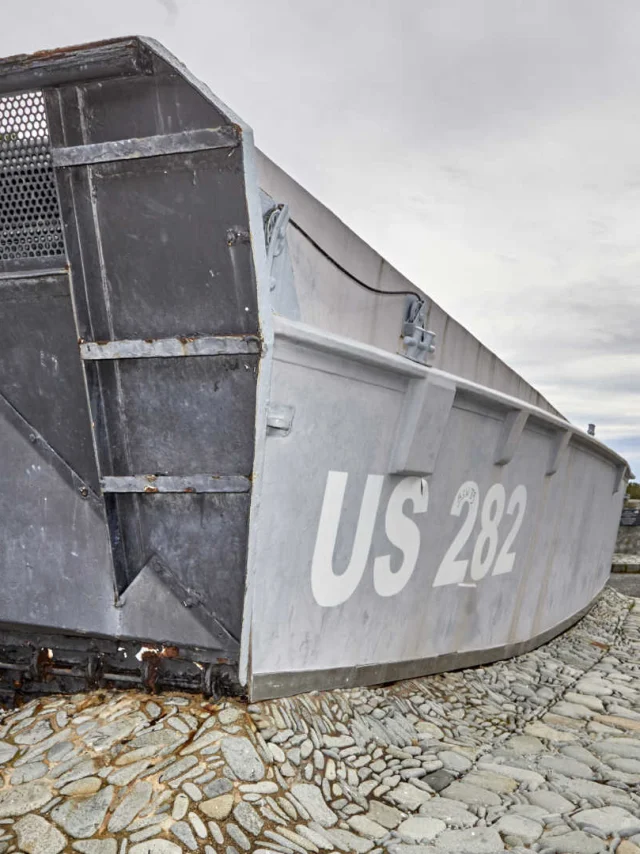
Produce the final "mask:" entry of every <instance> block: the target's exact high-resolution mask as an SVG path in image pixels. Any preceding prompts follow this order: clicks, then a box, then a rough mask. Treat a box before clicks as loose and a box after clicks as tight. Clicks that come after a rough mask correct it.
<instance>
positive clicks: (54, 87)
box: [0, 38, 629, 697]
mask: <svg viewBox="0 0 640 854" xmlns="http://www.w3.org/2000/svg"><path fill="white" fill-rule="evenodd" d="M0 306H1V308H0V332H1V334H0V470H1V472H2V479H1V482H0V532H1V534H2V536H1V537H0V543H1V545H0V577H1V579H2V583H3V590H4V595H3V597H2V599H1V600H0V690H2V691H4V693H5V694H6V695H9V696H12V695H13V693H14V691H15V690H20V691H22V692H25V693H28V692H39V691H53V690H60V689H66V690H77V689H78V688H79V687H81V686H83V685H86V684H89V685H100V684H109V685H122V686H124V685H128V684H132V683H136V682H142V683H144V684H146V685H147V686H148V687H153V686H156V687H163V686H167V687H168V686H173V687H180V688H184V689H188V690H203V691H205V692H206V693H209V694H211V693H217V692H219V691H221V690H226V691H229V690H235V691H241V690H247V691H248V692H249V693H250V694H252V695H253V696H255V697H267V696H276V695H280V694H288V693H296V692H298V691H302V690H307V689H310V688H322V687H332V686H336V685H351V684H361V683H366V682H369V683H373V682H379V681H387V680H389V679H395V678H402V677H406V676H413V675H417V674H421V673H426V672H431V671H434V670H438V669H446V668H450V667H459V666H463V665H466V664H469V663H477V662H480V661H487V660H491V659H495V658H498V657H501V656H505V655H509V654H513V653H514V652H517V651H520V650H522V649H525V648H528V647H530V646H533V645H535V644H536V643H539V642H541V641H542V640H544V639H545V638H547V637H549V636H551V635H552V634H554V633H556V632H558V631H560V630H561V629H562V628H563V627H564V626H566V625H568V624H569V623H570V622H572V621H573V620H575V619H577V617H578V616H579V615H580V614H581V613H582V612H583V611H584V610H585V609H586V608H588V607H589V605H590V603H591V602H592V600H593V598H594V597H595V596H596V595H597V593H598V592H599V590H600V589H601V588H602V586H603V584H604V583H605V580H606V577H607V574H608V570H609V563H610V557H611V553H612V551H613V546H614V540H615V533H616V529H617V523H618V519H619V513H620V507H621V503H622V496H623V492H624V484H625V479H626V478H628V475H629V472H628V468H627V466H626V463H625V461H624V460H622V459H621V458H619V457H617V456H616V455H615V454H614V453H613V452H612V451H610V450H609V449H608V448H606V447H605V446H604V445H602V444H600V443H599V442H597V441H596V440H595V439H593V438H592V437H589V436H587V435H585V434H583V433H581V432H580V431H578V430H576V429H575V428H573V427H572V426H571V425H570V424H568V423H567V422H566V421H565V420H564V419H563V418H562V417H561V416H560V415H559V414H558V413H557V412H556V411H555V409H554V408H553V406H552V405H551V404H550V403H548V401H546V400H545V399H544V398H543V397H542V396H541V395H540V394H539V393H538V392H537V391H536V390H535V389H533V388H532V387H531V386H529V385H528V384H527V383H526V382H525V381H524V380H523V379H522V378H521V377H519V376H518V375H517V374H516V373H515V372H514V371H512V370H511V369H510V368H509V367H508V366H507V365H505V364H504V363H502V362H501V361H500V360H499V359H497V358H496V356H495V355H494V354H493V353H491V352H490V351H488V350H487V349H486V348H484V347H483V346H482V345H481V344H480V343H479V342H478V341H477V339H475V338H474V337H473V336H472V335H471V334H470V333H469V332H468V331H467V330H465V329H464V328H463V327H461V326H460V325H459V324H457V323H455V321H453V320H452V319H451V318H450V317H449V316H448V315H447V314H446V313H445V312H444V311H443V310H442V309H441V308H440V307H439V306H438V305H437V304H435V303H434V302H433V301H431V300H430V299H429V298H428V297H427V296H426V295H425V294H423V293H422V291H420V290H419V289H417V288H416V287H415V286H414V285H412V284H411V283H410V282H408V281H407V280H406V279H404V278H403V277H402V276H401V275H400V274H399V273H398V272H397V271H395V270H394V269H393V268H391V267H390V266H389V265H387V264H386V263H385V262H384V261H383V259H381V258H380V257H379V256H378V255H377V254H376V253H375V252H374V251H373V250H372V249H371V248H370V247H368V246H367V245H366V244H364V243H363V242H362V241H360V240H359V239H358V238H357V237H356V236H355V235H354V234H353V233H352V232H350V231H349V230H348V229H347V228H346V227H345V226H344V225H343V224H342V223H341V222H340V221H339V220H337V219H336V218H335V217H334V216H333V215H332V214H331V213H330V212H329V211H327V210H326V209H325V208H324V207H322V205H320V204H319V203H318V202H317V201H316V200H315V199H313V197H311V196H310V195H309V194H307V193H306V192H305V191H304V190H302V188H300V187H299V186H298V185H297V184H295V182H294V181H292V180H291V178H289V176H287V175H286V174H285V173H284V172H282V171H281V170H280V169H278V168H277V167H276V166H275V165H274V164H273V163H271V162H270V161H269V160H268V159H267V158H266V157H264V156H263V155H262V154H260V152H258V151H257V150H255V149H254V146H253V141H252V136H251V132H250V130H249V128H248V127H247V126H246V125H244V124H243V122H242V121H241V120H240V119H239V118H238V117H237V116H235V115H234V114H233V113H232V112H231V111H230V110H229V109H228V108H227V107H226V106H224V105H223V104H221V103H220V102H219V101H218V100H217V99H216V98H215V96H214V95H213V94H212V93H211V92H210V91H209V90H208V89H207V87H206V86H204V85H203V84H201V83H200V82H199V81H197V80H196V79H195V78H194V77H193V76H192V75H191V74H190V73H189V72H188V71H187V69H185V68H184V67H183V66H182V65H181V64H180V63H179V62H177V61H176V60H175V58H173V57H172V56H171V55H170V54H169V53H168V52H167V51H165V49H164V48H163V47H162V46H160V45H158V44H157V43H155V42H153V41H151V40H148V39H143V38H128V39H119V40H114V41H109V42H102V43H99V44H92V45H85V46H82V47H78V48H69V49H62V50H57V51H51V52H44V53H39V54H35V55H33V56H18V57H12V58H9V59H6V60H1V61H0Z"/></svg>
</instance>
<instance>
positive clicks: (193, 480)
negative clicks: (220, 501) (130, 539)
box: [100, 474, 251, 494]
mask: <svg viewBox="0 0 640 854" xmlns="http://www.w3.org/2000/svg"><path fill="white" fill-rule="evenodd" d="M100 486H101V487H102V491H103V492H145V493H147V494H155V493H162V492H249V490H250V489H251V481H250V479H249V478H248V477H243V476H242V475H235V474H234V475H218V474H191V475H168V474H158V475H156V474H134V475H125V476H123V477H113V476H106V477H102V478H101V479H100Z"/></svg>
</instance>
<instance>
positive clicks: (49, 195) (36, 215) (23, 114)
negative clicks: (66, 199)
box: [0, 92, 65, 266]
mask: <svg viewBox="0 0 640 854" xmlns="http://www.w3.org/2000/svg"><path fill="white" fill-rule="evenodd" d="M64 254H65V252H64V242H63V239H62V222H61V219H60V209H59V206H58V197H57V195H56V187H55V181H54V176H53V167H52V165H51V143H50V140H49V130H48V127H47V116H46V112H45V106H44V97H43V95H42V92H26V93H24V94H22V95H12V96H10V97H7V98H0V263H3V262H4V263H3V266H6V265H7V263H8V264H9V266H10V265H11V262H12V261H19V260H21V259H28V258H34V259H35V258H47V257H55V256H64Z"/></svg>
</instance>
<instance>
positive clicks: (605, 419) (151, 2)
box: [0, 0, 640, 477]
mask: <svg viewBox="0 0 640 854" xmlns="http://www.w3.org/2000/svg"><path fill="white" fill-rule="evenodd" d="M7 11H8V15H5V16H4V18H5V23H4V26H3V27H2V29H1V30H0V56H2V55H4V56H6V55H9V54H14V53H22V52H32V51H34V50H39V49H42V48H50V47H57V46H61V45H66V44H74V43H78V42H82V41H88V40H93V39H100V38H108V37H112V36H118V35H131V34H134V33H142V34H145V35H150V36H153V37H154V38H157V39H159V40H160V41H162V42H163V43H164V44H165V45H166V46H167V47H168V48H169V49H170V50H171V51H173V52H174V53H175V54H176V55H177V56H178V57H179V58H180V59H181V60H183V61H184V62H185V63H186V64H187V65H188V66H189V67H190V68H191V70H192V71H193V72H194V73H195V74H196V75H197V76H199V77H200V78H201V79H203V80H205V81H206V82H207V83H208V84H209V85H210V86H211V88H212V89H213V91H214V92H215V93H216V94H217V95H218V96H219V97H220V98H221V99H222V100H223V101H225V102H226V103H227V104H228V105H229V106H230V107H231V108H232V109H234V110H235V111H236V112H237V113H238V114H239V115H241V116H242V117H243V119H245V121H247V122H248V124H250V125H251V126H252V127H253V129H254V132H255V138H256V143H257V145H258V146H259V147H260V148H262V149H263V151H265V153H266V154H268V155H269V156H270V157H271V158H272V159H274V160H275V161H276V162H278V163H279V164H280V165H281V166H282V167H283V168H284V169H285V170H286V171H288V172H289V173H290V174H291V175H292V176H293V177H294V178H296V179H297V180H298V181H299V182H300V183H301V184H303V185H304V186H305V187H307V188H308V189H309V190H310V191H311V192H312V193H313V194H314V195H316V196H317V197H318V198H319V199H321V200H322V201H323V202H324V203H325V204H327V205H328V206H329V207H331V208H332V209H333V210H334V211H335V212H336V213H337V214H338V215H339V216H340V217H341V218H342V219H343V220H344V221H345V222H346V223H347V224H348V225H349V226H351V227H352V228H353V229H354V230H355V231H356V232H358V233H359V234H360V235H361V236H362V237H363V238H364V239H365V240H367V241H368V242H369V243H371V244H372V245H373V246H374V247H375V248H376V249H377V250H378V251H379V252H381V253H382V254H383V255H384V256H385V257H386V258H388V259H389V261H390V262H391V263H392V264H394V265H395V266H396V267H398V268H399V269H400V270H401V271H402V272H403V273H405V274H406V275H407V276H409V278H411V279H413V280H414V281H415V282H416V283H417V284H419V285H420V286H421V287H422V288H423V289H424V290H425V291H426V292H427V293H428V294H429V295H430V296H432V297H433V298H434V299H435V300H436V301H438V302H439V303H440V304H441V305H442V306H443V308H445V309H446V310H447V311H449V312H450V313H451V314H453V315H454V317H456V318H457V319H458V320H460V321H461V322H462V323H464V324H465V325H466V326H467V327H468V328H469V329H470V330H471V331H472V332H473V333H474V334H476V335H477V336H478V337H479V338H480V339H481V340H482V341H483V342H484V343H485V344H486V345H487V346H489V347H490V348H491V349H493V350H494V351H495V352H496V353H498V355H499V356H501V357H502V358H503V359H505V360H506V361H507V362H509V364H511V365H512V366H513V367H514V368H516V369H517V370H519V371H520V372H521V373H522V374H523V375H524V376H525V378H526V379H527V380H528V381H529V382H531V383H532V384H533V385H535V386H536V387H537V388H538V389H540V391H542V392H543V393H544V394H545V395H546V396H547V397H549V398H550V399H551V401H552V402H553V403H554V404H555V405H556V406H557V407H558V408H559V409H560V410H561V411H562V412H564V414H565V415H567V416H568V417H569V418H570V419H571V420H572V421H574V422H575V423H576V424H578V425H579V426H581V427H583V428H586V426H587V424H588V423H589V422H594V423H595V424H596V435H597V436H598V438H600V439H602V440H603V441H605V442H607V443H608V444H610V445H611V446H612V447H614V448H615V449H616V450H618V451H619V452H620V453H622V454H624V455H625V456H626V457H627V458H628V459H629V461H630V462H631V464H632V468H633V469H634V470H635V472H636V474H637V475H638V477H640V430H639V429H638V425H639V424H640V330H639V329H638V324H639V320H640V284H639V279H640V235H639V231H640V42H639V36H638V34H639V33H640V2H638V0H340V2H335V0H269V2H265V1H264V0H235V2H234V3H229V2H228V0H225V2H221V0H126V2H125V0H109V2H99V3H98V2H87V0H56V2H53V3H52V2H51V0H48V2H46V3H45V2H43V0H31V2H24V3H13V4H11V8H10V10H9V9H8V10H7Z"/></svg>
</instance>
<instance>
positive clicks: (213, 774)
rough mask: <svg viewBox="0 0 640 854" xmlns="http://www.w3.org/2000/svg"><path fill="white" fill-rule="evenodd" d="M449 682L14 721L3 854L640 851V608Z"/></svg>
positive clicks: (3, 747) (90, 703)
mask: <svg viewBox="0 0 640 854" xmlns="http://www.w3.org/2000/svg"><path fill="white" fill-rule="evenodd" d="M634 604H635V600H633V599H629V598H627V597H624V596H622V595H620V594H618V593H617V592H616V591H614V590H612V589H610V588H609V589H607V590H606V591H605V593H604V594H603V595H602V597H601V598H600V600H599V601H598V603H597V605H596V606H595V608H594V609H593V610H592V611H591V613H590V614H589V615H588V616H587V617H586V618H585V619H584V620H582V621H581V623H579V624H578V625H577V626H575V627H574V628H573V629H571V630H570V631H569V632H567V633H566V634H565V635H563V636H562V637H560V638H557V639H556V640H554V641H552V642H551V643H549V644H547V645H546V646H545V647H542V648H541V649H539V650H536V651H535V652H532V653H529V654H527V655H524V656H521V657H520V658H517V659H513V660H511V661H507V662H500V663H497V664H495V665H491V666H487V667H484V668H475V669H470V670H465V671H459V672H457V673H450V674H445V675H441V676H432V677H428V678H423V679H415V680H410V681H406V682H399V683H396V684H393V685H390V686H384V687H379V688H358V689H351V690H341V691H332V692H326V693H317V694H307V695H303V696H300V697H297V698H294V699H287V700H278V701H271V702H264V703H260V704H256V705H251V706H249V707H248V708H247V707H245V706H243V705H242V704H241V703H238V702H235V701H234V702H225V703H221V704H219V705H217V706H213V705H211V704H210V703H208V702H206V701H203V700H202V698H201V697H190V696H174V695H162V696H156V697H150V696H148V695H145V694H140V693H115V692H114V693H112V692H94V693H88V694H79V695H75V696H72V697H58V696H56V697H52V698H47V699H43V700H36V701H32V702H30V703H29V704H27V705H26V706H24V707H23V708H21V709H20V710H18V711H14V712H8V713H5V714H4V715H2V714H1V713H0V778H1V785H0V854H8V852H26V854H60V852H65V854H73V852H82V854H181V853H182V852H191V851H198V852H206V854H212V852H214V851H224V852H225V854H243V852H261V854H270V852H271V854H272V852H283V854H320V852H322V854H325V852H326V854H330V852H345V854H348V852H354V854H367V852H370V853H371V854H387V853H388V854H429V852H433V854H447V852H449V854H493V852H502V851H505V850H508V851H515V852H523V851H530V850H534V851H538V852H545V854H552V852H555V854H565V853H566V854H596V852H613V851H617V854H633V852H636V854H638V852H640V789H639V786H638V784H639V783H640V657H639V652H640V605H637V606H636V607H635V609H634V608H633V606H634Z"/></svg>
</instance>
